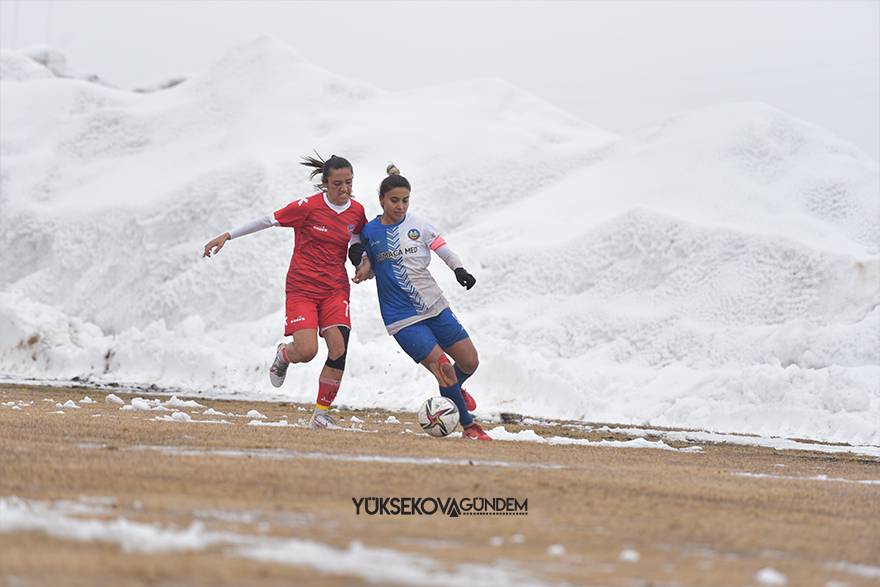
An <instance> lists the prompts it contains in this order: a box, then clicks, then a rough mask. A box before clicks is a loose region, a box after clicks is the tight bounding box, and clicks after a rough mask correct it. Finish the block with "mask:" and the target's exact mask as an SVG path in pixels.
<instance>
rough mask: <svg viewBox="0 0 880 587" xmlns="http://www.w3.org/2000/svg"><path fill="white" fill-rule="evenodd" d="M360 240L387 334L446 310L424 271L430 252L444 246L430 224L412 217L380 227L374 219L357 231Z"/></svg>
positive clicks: (429, 275) (446, 303)
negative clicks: (368, 260) (374, 285)
mask: <svg viewBox="0 0 880 587" xmlns="http://www.w3.org/2000/svg"><path fill="white" fill-rule="evenodd" d="M361 241H362V242H363V244H364V247H365V248H366V250H367V255H368V256H369V258H370V263H371V264H372V266H373V273H375V274H376V289H377V291H378V293H379V308H380V310H381V311H382V320H383V321H384V322H385V327H386V328H387V329H388V333H389V334H392V335H393V334H396V333H397V332H398V331H399V330H401V329H402V328H406V327H407V326H409V325H411V324H415V323H416V322H420V321H421V320H425V319H427V318H433V317H434V316H437V315H438V314H440V312H442V311H443V310H444V309H446V308H448V307H449V303H448V302H447V301H446V298H444V297H443V291H441V289H440V286H439V285H437V282H436V281H434V277H433V276H432V275H431V273H430V272H429V271H428V265H429V264H430V263H431V251H433V250H436V249H437V248H439V247H441V246H443V245H444V244H445V241H444V240H443V237H441V236H440V235H439V234H438V233H437V230H436V229H435V228H434V227H433V226H432V225H431V224H429V223H427V222H425V221H424V220H422V219H421V218H419V217H417V216H413V215H412V214H407V215H406V218H404V219H403V221H401V222H399V223H397V224H382V222H381V220H380V217H376V218H374V219H373V220H371V221H370V222H368V223H367V224H366V226H364V228H363V230H361Z"/></svg>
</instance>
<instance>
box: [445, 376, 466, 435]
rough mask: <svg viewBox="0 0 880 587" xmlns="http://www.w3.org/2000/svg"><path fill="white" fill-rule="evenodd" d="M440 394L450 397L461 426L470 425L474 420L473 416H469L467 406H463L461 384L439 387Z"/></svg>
mask: <svg viewBox="0 0 880 587" xmlns="http://www.w3.org/2000/svg"><path fill="white" fill-rule="evenodd" d="M440 395H442V396H443V397H448V398H449V399H451V400H452V403H454V404H455V407H457V408H458V419H459V421H460V422H461V425H462V427H467V426H470V425H471V424H472V423H473V422H474V417H473V416H471V414H470V412H468V411H467V408H466V407H464V398H463V397H461V386H460V385H459V384H458V383H456V384H455V385H450V386H449V387H441V388H440Z"/></svg>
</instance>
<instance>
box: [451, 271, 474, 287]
mask: <svg viewBox="0 0 880 587" xmlns="http://www.w3.org/2000/svg"><path fill="white" fill-rule="evenodd" d="M455 279H456V280H458V283H460V284H461V286H462V287H466V288H467V289H470V288H472V287H474V284H475V283H477V278H476V277H474V276H473V275H471V274H470V273H468V272H467V269H465V268H464V267H459V268H458V269H456V270H455Z"/></svg>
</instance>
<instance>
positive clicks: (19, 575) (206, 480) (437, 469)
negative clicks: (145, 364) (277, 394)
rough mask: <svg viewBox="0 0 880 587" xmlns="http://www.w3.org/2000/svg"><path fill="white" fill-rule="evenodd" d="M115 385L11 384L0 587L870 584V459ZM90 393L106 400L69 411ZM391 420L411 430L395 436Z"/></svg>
mask: <svg viewBox="0 0 880 587" xmlns="http://www.w3.org/2000/svg"><path fill="white" fill-rule="evenodd" d="M107 393H108V392H107V391H106V390H103V391H101V390H95V389H71V388H46V387H20V386H12V385H5V386H0V499H2V500H3V501H2V502H0V561H2V564H0V584H7V585H45V584H56V585H57V584H64V585H94V584H105V585H123V586H125V585H219V584H227V585H260V586H261V587H265V586H267V585H289V584H293V583H295V584H310V585H311V584H314V585H357V584H362V583H363V584H370V583H372V584H376V583H378V584H388V583H394V582H397V583H403V584H417V585H430V584H438V585H440V584H442V585H448V584H452V583H455V582H459V581H470V582H471V583H475V584H491V585H496V584H509V585H516V584H522V585H528V584H549V585H553V584H566V583H568V584H575V585H621V586H631V585H648V584H652V585H666V584H668V585H672V584H675V585H748V584H760V580H759V577H762V578H764V579H766V580H772V579H773V578H774V577H775V575H773V573H774V572H776V573H781V574H784V575H785V576H786V577H787V580H788V584H789V585H821V586H823V587H824V586H826V584H828V582H829V581H839V582H843V583H846V584H849V585H858V584H869V583H871V582H874V583H875V584H876V581H877V579H878V577H880V538H878V537H880V481H877V480H880V461H878V459H874V458H869V457H859V456H854V455H851V454H839V455H829V454H824V453H813V452H801V451H785V452H780V451H776V450H772V449H765V448H756V447H737V446H727V445H717V446H711V445H700V446H702V449H703V450H702V452H682V451H673V450H656V449H635V448H611V447H605V446H581V445H578V446H567V445H547V444H538V443H530V442H499V441H495V442H491V443H482V442H473V441H464V440H461V439H452V438H447V439H439V440H438V439H433V438H430V437H427V436H425V435H421V434H417V432H418V426H417V424H415V418H414V417H413V415H411V414H401V413H394V414H392V413H390V412H383V411H379V410H371V411H360V412H352V411H343V412H340V413H339V416H341V417H342V418H343V419H342V420H341V423H342V424H343V425H345V426H346V427H351V426H353V425H354V426H357V427H359V430H334V431H316V430H310V429H308V428H306V427H304V426H302V425H304V424H305V419H306V417H307V415H308V414H309V408H308V406H300V405H296V404H283V403H257V402H234V401H219V400H206V399H204V398H199V399H197V401H198V402H199V403H200V404H202V405H203V407H181V408H179V411H180V412H182V413H184V414H186V415H187V416H188V417H189V418H191V419H192V420H193V421H174V420H172V421H162V420H157V418H162V417H168V416H170V415H171V414H172V413H173V412H172V411H138V410H121V409H120V406H119V405H116V404H112V403H106V402H105V396H106V395H107ZM84 395H89V396H91V397H92V398H93V399H94V400H95V401H96V402H97V403H94V404H83V403H78V402H79V401H80V400H82V398H83V396H84ZM117 395H119V396H120V397H122V398H124V399H125V400H126V402H127V403H129V404H130V402H131V399H132V397H133V396H128V395H126V394H122V393H117ZM156 397H159V396H156ZM159 399H162V400H163V401H164V400H167V399H168V397H167V396H162V397H160V398H159ZM69 400H72V401H73V402H77V405H79V406H80V407H79V408H70V407H68V408H65V407H63V404H65V402H67V401H69ZM58 404H62V407H59V406H58ZM208 408H212V409H213V410H215V411H217V412H222V414H204V412H205V410H206V409H208ZM252 409H257V410H259V411H260V412H261V413H262V414H263V415H265V416H266V418H265V419H261V420H256V421H258V422H263V423H267V422H268V423H275V424H277V423H279V422H282V421H286V422H287V424H288V425H287V426H258V425H253V424H251V422H252V421H254V420H253V419H251V418H247V417H241V416H244V415H245V414H247V412H248V411H249V410H252ZM57 412H63V413H57ZM391 415H393V416H395V417H396V419H397V420H399V422H400V423H391V424H388V423H385V420H386V419H387V418H388V417H389V416H391ZM352 416H356V417H357V418H358V419H360V420H363V423H358V424H352V419H351V418H352ZM176 417H177V418H180V419H185V418H186V416H176ZM207 420H215V421H217V422H213V423H210V422H204V421H207ZM196 421H200V422H196ZM221 422H227V423H221ZM492 426H494V425H489V426H488V427H492ZM525 428H528V429H530V430H534V431H535V432H537V433H538V434H539V435H542V436H563V435H565V436H569V437H573V438H589V439H592V440H599V439H602V438H606V439H608V438H613V439H617V440H620V439H625V438H626V437H625V436H624V435H621V434H614V433H609V432H607V431H605V432H597V431H595V430H587V429H577V428H563V427H561V426H558V425H557V426H542V425H529V426H526V427H525ZM507 429H508V430H509V431H516V430H520V429H523V427H517V426H511V425H507ZM669 444H670V445H672V446H673V447H674V448H679V449H681V448H688V446H687V445H685V444H680V443H679V444H676V443H669ZM821 476H824V480H823V478H822V477H821ZM866 481H874V483H868V482H866ZM361 497H415V498H438V499H439V501H443V500H445V499H447V498H450V497H451V498H459V501H458V502H457V503H459V504H464V503H466V502H464V501H461V498H470V497H486V498H496V497H503V498H516V499H517V500H518V501H519V502H520V503H522V502H523V501H525V500H527V503H528V513H527V515H521V513H520V514H518V515H464V512H462V515H460V516H458V517H450V516H448V515H444V514H442V513H436V514H434V515H421V516H419V515H411V516H402V515H367V514H366V513H364V511H363V510H362V513H361V515H357V514H356V508H355V505H354V503H353V501H352V498H361ZM365 503H366V502H365ZM438 503H439V502H438ZM422 505H423V506H424V508H425V510H423V511H426V510H427V509H430V506H429V504H428V503H427V502H422ZM362 507H364V506H362ZM392 507H393V506H392ZM766 569H772V570H773V571H767V570H766ZM762 571H764V575H757V574H758V573H760V572H762ZM767 584H771V583H767Z"/></svg>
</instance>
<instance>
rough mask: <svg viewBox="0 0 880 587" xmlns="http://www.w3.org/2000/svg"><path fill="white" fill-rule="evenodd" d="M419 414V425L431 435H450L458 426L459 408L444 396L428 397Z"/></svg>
mask: <svg viewBox="0 0 880 587" xmlns="http://www.w3.org/2000/svg"><path fill="white" fill-rule="evenodd" d="M418 416H419V426H421V427H422V430H424V431H425V432H427V433H428V434H430V435H431V436H438V437H440V436H448V435H450V434H452V433H453V432H454V431H455V429H456V428H458V408H456V407H455V404H454V403H452V400H451V399H449V398H446V397H443V396H440V397H429V398H428V399H426V400H425V403H423V404H422V407H421V408H419V414H418Z"/></svg>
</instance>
